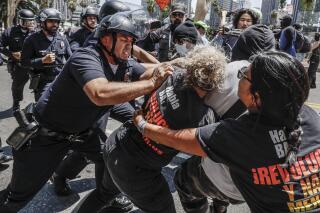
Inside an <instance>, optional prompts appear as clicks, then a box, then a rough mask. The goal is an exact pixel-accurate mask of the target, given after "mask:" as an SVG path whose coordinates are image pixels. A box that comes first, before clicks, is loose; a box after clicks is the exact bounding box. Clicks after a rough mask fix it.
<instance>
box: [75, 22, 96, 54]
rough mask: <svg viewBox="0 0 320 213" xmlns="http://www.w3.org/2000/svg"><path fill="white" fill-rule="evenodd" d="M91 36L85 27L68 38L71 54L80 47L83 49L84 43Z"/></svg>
mask: <svg viewBox="0 0 320 213" xmlns="http://www.w3.org/2000/svg"><path fill="white" fill-rule="evenodd" d="M91 34H92V32H91V31H90V30H88V29H87V28H85V27H83V28H81V29H79V30H78V31H77V32H75V33H74V34H72V35H71V36H70V47H71V50H72V52H74V51H76V50H77V49H79V48H80V47H83V45H84V42H85V41H86V39H87V38H88V36H89V35H91Z"/></svg>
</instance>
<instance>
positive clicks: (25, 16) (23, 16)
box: [18, 9, 35, 31]
mask: <svg viewBox="0 0 320 213" xmlns="http://www.w3.org/2000/svg"><path fill="white" fill-rule="evenodd" d="M34 20H35V15H34V13H33V12H32V11H31V10H28V9H22V10H20V11H19V12H18V21H19V25H20V26H21V28H22V29H23V30H29V31H33V30H34V28H35V22H34Z"/></svg>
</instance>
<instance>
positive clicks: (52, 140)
mask: <svg viewBox="0 0 320 213" xmlns="http://www.w3.org/2000/svg"><path fill="white" fill-rule="evenodd" d="M135 32H136V31H135V28H134V25H133V24H132V23H131V21H130V19H129V18H128V17H127V16H125V15H124V14H115V15H113V16H111V17H108V19H107V20H102V23H101V24H100V26H99V28H98V30H97V37H98V38H99V43H98V44H97V45H96V46H94V47H92V46H90V47H87V48H81V49H79V50H78V51H76V52H75V53H74V54H73V55H72V57H71V58H70V59H69V60H68V61H67V63H66V64H65V66H64V67H63V70H62V72H61V73H60V74H59V75H58V76H57V78H56V79H55V81H54V82H53V83H52V84H50V85H49V88H48V89H47V90H45V92H44V93H43V95H42V96H41V97H40V99H39V101H38V102H37V104H36V106H35V109H34V117H35V119H36V120H37V122H38V123H39V129H38V131H37V134H35V135H34V136H33V138H32V139H31V141H30V140H29V141H28V143H27V144H25V145H24V146H23V147H22V148H20V149H19V150H15V151H14V152H13V155H14V159H15V165H14V169H13V175H12V177H13V178H12V179H11V183H10V184H9V186H8V188H7V189H6V190H5V191H3V192H1V193H0V194H2V196H1V197H0V212H17V211H18V210H19V209H21V208H23V206H25V205H26V204H27V203H28V202H29V201H30V200H31V199H32V198H33V197H34V195H35V194H36V193H37V192H38V191H39V190H40V189H41V187H42V186H43V185H44V184H45V183H46V181H47V180H48V179H49V177H50V176H51V175H52V173H53V172H54V170H55V168H56V166H57V164H58V163H59V162H60V161H61V160H62V158H63V157H64V156H65V155H66V152H67V151H68V150H69V149H74V150H78V151H79V152H83V153H85V154H86V156H87V158H88V159H90V160H92V161H94V162H95V163H96V162H98V163H99V162H100V161H101V162H103V160H102V155H101V147H100V141H99V139H97V138H98V137H99V135H98V134H96V133H94V132H95V130H94V129H92V126H93V124H94V123H95V122H97V120H98V119H99V118H100V117H101V116H102V115H104V114H105V113H107V112H108V110H110V108H112V106H113V105H114V104H120V103H124V102H127V101H130V100H132V99H134V98H136V97H139V96H141V95H144V94H147V93H150V92H151V91H153V90H154V89H156V88H157V87H159V85H161V83H162V82H163V81H164V79H165V78H166V77H167V76H168V75H170V74H171V73H172V70H171V68H170V67H169V66H168V65H160V67H159V68H157V69H155V70H152V71H151V70H150V71H146V72H147V73H149V74H150V75H149V76H148V77H149V78H147V79H145V80H139V81H137V82H119V81H123V79H124V76H125V73H124V72H119V71H118V70H117V69H116V67H117V66H120V63H119V62H123V63H125V62H126V60H128V58H129V57H130V55H131V50H132V45H133V42H134V40H135V39H136V38H137V36H136V34H135ZM117 81H118V82H117ZM18 142H19V141H17V143H18ZM30 142H31V143H30ZM102 172H103V171H102ZM96 178H98V177H96ZM97 181H101V180H97ZM26 183H28V184H26ZM97 188H98V190H99V184H98V185H97ZM112 205H114V202H110V203H108V206H107V207H110V208H111V207H113V206H112ZM117 207H118V209H117V210H118V211H119V212H121V210H122V208H121V207H119V205H117ZM124 210H125V211H127V209H124ZM118 211H115V210H110V211H109V212H118Z"/></svg>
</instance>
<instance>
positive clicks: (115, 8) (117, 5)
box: [99, 0, 130, 20]
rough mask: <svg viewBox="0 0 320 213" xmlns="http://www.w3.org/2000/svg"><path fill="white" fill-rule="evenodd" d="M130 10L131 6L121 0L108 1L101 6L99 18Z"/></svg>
mask: <svg viewBox="0 0 320 213" xmlns="http://www.w3.org/2000/svg"><path fill="white" fill-rule="evenodd" d="M125 11H130V7H128V6H127V5H125V4H124V3H123V2H121V1H116V0H115V1H113V0H109V1H106V2H105V3H104V4H103V5H102V6H101V8H100V12H99V19H100V20H102V19H103V18H104V17H106V16H110V15H113V14H115V13H118V12H125Z"/></svg>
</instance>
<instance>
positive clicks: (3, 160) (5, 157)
mask: <svg viewBox="0 0 320 213" xmlns="http://www.w3.org/2000/svg"><path fill="white" fill-rule="evenodd" d="M12 159H13V158H12V157H11V156H9V155H5V154H2V153H0V164H1V163H6V162H8V161H11V160H12Z"/></svg>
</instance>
